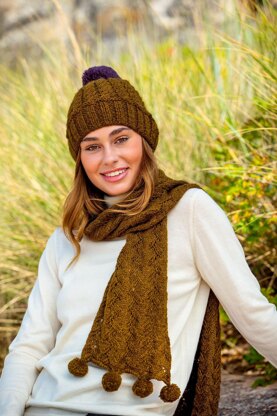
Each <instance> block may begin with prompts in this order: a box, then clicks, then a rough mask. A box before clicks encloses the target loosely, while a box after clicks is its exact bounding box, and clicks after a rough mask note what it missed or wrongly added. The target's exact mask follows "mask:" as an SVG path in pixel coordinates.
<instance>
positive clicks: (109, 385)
mask: <svg viewBox="0 0 277 416" xmlns="http://www.w3.org/2000/svg"><path fill="white" fill-rule="evenodd" d="M120 384H121V375H120V374H119V373H116V372H115V371H108V372H107V373H106V374H104V375H103V377H102V385H103V387H104V389H105V390H106V391H108V392H111V391H116V390H118V389H119V386H120Z"/></svg>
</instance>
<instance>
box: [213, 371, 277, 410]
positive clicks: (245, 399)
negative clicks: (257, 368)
mask: <svg viewBox="0 0 277 416" xmlns="http://www.w3.org/2000/svg"><path fill="white" fill-rule="evenodd" d="M254 380H255V377H253V376H246V375H234V374H228V373H227V372H226V371H223V373H222V383H221V395H220V403H219V412H218V416H245V415H256V416H276V415H277V381H276V382H275V383H274V384H271V385H268V386H266V387H257V388H252V387H251V384H252V383H253V381H254Z"/></svg>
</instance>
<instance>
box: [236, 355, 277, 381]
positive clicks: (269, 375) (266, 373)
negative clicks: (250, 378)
mask: <svg viewBox="0 0 277 416" xmlns="http://www.w3.org/2000/svg"><path fill="white" fill-rule="evenodd" d="M243 358H244V359H245V360H246V361H247V362H248V363H249V364H250V365H254V368H255V369H256V370H260V371H261V372H262V373H263V375H262V376H261V377H258V378H257V379H256V380H255V381H254V382H253V384H252V387H260V386H261V387H263V386H267V385H268V384H272V383H274V382H275V381H276V380H277V369H276V368H275V367H273V365H271V364H270V363H268V362H264V358H263V356H262V355H261V354H259V353H258V352H257V351H256V350H255V349H254V348H253V347H250V349H249V352H248V353H247V354H245V355H244V357H243Z"/></svg>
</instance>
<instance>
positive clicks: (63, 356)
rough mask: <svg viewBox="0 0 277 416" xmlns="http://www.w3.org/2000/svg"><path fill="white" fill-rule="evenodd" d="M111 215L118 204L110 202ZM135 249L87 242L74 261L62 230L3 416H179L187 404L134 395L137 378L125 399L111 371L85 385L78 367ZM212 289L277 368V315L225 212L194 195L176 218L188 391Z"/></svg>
mask: <svg viewBox="0 0 277 416" xmlns="http://www.w3.org/2000/svg"><path fill="white" fill-rule="evenodd" d="M106 201H107V203H108V204H109V205H111V204H113V203H115V202H117V200H116V197H109V198H107V199H106ZM125 241H126V240H125V239H124V238H122V239H115V240H112V241H102V242H93V241H89V240H88V239H87V238H84V239H83V240H82V242H81V256H80V258H79V260H78V262H77V264H75V265H74V266H73V267H71V268H70V269H69V270H67V271H66V270H65V269H66V266H67V264H68V263H69V261H70V260H71V259H72V256H73V254H74V250H73V247H72V245H71V243H70V242H69V241H68V240H67V239H66V237H65V236H64V234H63V231H62V230H61V229H60V228H58V229H56V230H55V232H54V233H53V234H52V236H51V237H50V239H49V240H48V243H47V245H46V248H45V250H44V252H43V254H42V257H41V259H40V263H39V269H38V277H37V280H36V282H35V285H34V288H33V290H32V292H31V295H30V297H29V302H28V308H27V311H26V314H25V316H24V319H23V322H22V325H21V328H20V330H19V333H18V335H17V337H16V338H15V339H14V341H13V342H12V344H11V345H10V348H9V354H8V355H7V357H6V360H5V365H4V370H3V374H2V378H1V384H0V414H1V416H21V415H23V414H25V415H28V416H30V415H32V416H35V415H42V416H46V415H48V416H54V415H55V416H56V415H64V416H66V415H67V416H68V415H72V416H73V415H74V416H83V415H85V414H86V413H88V412H91V413H99V414H113V415H128V416H154V415H164V416H166V415H167V416H171V415H173V413H174V411H175V409H176V406H177V404H178V401H176V402H174V403H164V402H163V401H162V400H161V399H160V398H159V397H158V396H159V392H160V389H161V387H162V386H163V385H164V384H163V383H162V382H158V381H155V380H153V384H154V393H153V394H151V395H150V396H148V397H147V398H144V399H141V398H139V397H137V396H135V395H134V394H133V392H132V388H131V386H132V384H133V382H134V381H135V378H134V377H133V376H132V375H128V374H123V375H122V384H121V386H120V388H119V390H118V391H116V392H113V393H108V392H105V391H104V390H103V388H102V385H101V379H102V376H103V374H104V373H105V370H104V369H102V368H98V367H96V366H95V365H90V366H89V373H88V374H87V375H86V376H85V377H82V378H79V377H75V376H73V375H71V374H70V373H69V371H68V369H67V364H68V362H69V361H70V360H71V359H72V358H74V357H75V356H79V355H80V353H81V350H82V347H83V345H84V343H85V340H86V338H87V335H88V332H89V330H90V328H91V325H92V322H93V319H94V317H95V314H96V313H97V310H98V307H99V305H100V302H101V300H102V296H103V293H104V290H105V288H106V285H107V283H108V281H109V278H110V276H111V274H112V272H113V271H114V268H115V265H116V260H117V257H118V254H119V253H120V250H121V249H122V247H123V245H124V244H125ZM209 288H212V290H213V291H214V293H215V294H216V296H217V297H218V299H219V301H220V302H221V304H222V305H223V307H224V309H225V310H226V312H227V313H228V315H229V317H230V318H231V320H232V322H233V323H234V325H235V326H236V328H237V329H238V330H239V331H240V333H241V334H242V335H243V336H244V337H245V338H246V339H247V340H248V341H249V342H250V344H252V345H253V346H254V347H255V348H256V349H257V350H258V351H259V352H260V353H261V354H262V355H264V356H265V357H266V358H267V359H268V360H269V361H270V362H271V363H272V364H274V365H275V366H277V312H276V308H275V306H274V305H273V304H270V303H269V302H268V301H267V299H266V298H265V297H264V296H263V295H262V294H261V292H260V287H259V284H258V282H257V280H256V278H255V276H254V275H253V274H252V272H251V270H250V269H249V266H248V264H247V262H246V260H245V256H244V252H243V249H242V247H241V244H240V242H239V240H238V239H237V237H236V235H235V233H234V231H233V228H232V226H231V224H230V222H229V220H228V218H227V216H226V214H225V213H224V211H223V210H222V209H221V208H220V207H219V206H218V205H217V204H216V203H215V201H214V200H213V199H212V198H211V197H210V196H209V195H208V194H207V193H206V192H204V191H203V190H201V189H197V188H193V189H190V190H188V191H187V192H186V193H185V194H184V196H183V197H182V198H181V200H180V201H179V202H178V203H177V205H176V206H175V207H174V208H173V209H172V210H171V211H170V212H169V214H168V330H169V337H170V342H171V352H172V367H171V379H172V382H173V383H176V384H177V385H178V386H179V387H180V389H181V391H183V390H184V389H185V387H186V384H187V382H188V378H189V375H190V372H191V369H192V363H193V358H194V355H195V352H196V347H197V343H198V339H199V334H200V330H201V326H202V322H203V317H204V313H205V308H206V304H207V300H208V295H209ZM25 405H26V407H27V408H26V411H25V413H24V407H25Z"/></svg>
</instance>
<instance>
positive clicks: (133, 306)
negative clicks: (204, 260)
mask: <svg viewBox="0 0 277 416" xmlns="http://www.w3.org/2000/svg"><path fill="white" fill-rule="evenodd" d="M195 187H197V188H200V187H199V186H198V185H197V184H189V183H187V182H185V181H180V180H174V179H171V178H169V177H167V176H166V175H165V174H164V172H163V171H162V170H159V174H158V179H157V182H156V185H155V189H154V193H153V195H152V197H151V199H150V201H149V204H148V205H147V207H146V208H145V209H144V210H143V211H142V212H140V213H139V214H136V215H134V216H127V215H124V214H120V213H114V212H111V209H109V208H107V209H105V210H104V211H102V212H101V213H100V214H98V215H93V216H92V217H91V221H90V222H89V223H88V225H87V227H86V229H85V235H86V236H87V237H89V238H90V239H92V240H95V241H102V240H112V239H114V238H118V237H123V236H126V243H125V245H124V247H123V248H122V250H121V252H120V254H119V256H118V259H117V264H116V267H115V270H114V272H113V274H112V276H111V278H110V280H109V283H108V285H107V288H106V290H105V293H104V296H103V300H102V302H101V305H100V307H99V310H98V313H97V315H96V318H95V320H94V322H93V324H92V328H91V330H90V333H89V335H88V337H87V340H86V342H85V345H84V347H83V350H82V353H81V357H80V358H74V359H73V360H71V361H70V362H69V364H68V369H69V371H70V372H71V373H72V374H74V375H75V376H79V377H81V376H84V375H86V373H87V372H88V363H89V362H92V363H94V364H96V365H98V366H100V367H102V368H105V369H106V370H108V371H107V373H105V374H104V376H103V378H102V385H103V388H104V389H105V390H106V391H115V390H117V389H118V388H119V386H120V384H121V374H122V373H130V374H133V375H134V376H136V378H137V380H136V381H135V383H134V385H133V387H132V390H133V392H134V393H135V394H136V395H138V396H140V397H141V398H143V397H146V396H148V395H149V394H151V393H152V391H153V385H152V383H151V379H156V380H160V381H163V382H164V383H165V386H164V387H163V388H162V389H161V392H160V398H161V399H162V400H163V401H165V402H173V401H175V400H177V399H178V398H179V397H180V395H181V391H180V389H179V387H178V386H177V385H176V384H171V351H170V340H169V336H168V321H167V300H168V297H167V261H168V259H167V214H168V212H169V211H170V210H171V209H172V208H173V207H174V206H175V205H176V204H177V202H178V201H179V200H180V198H181V197H182V196H183V195H184V193H185V192H186V191H187V190H188V189H190V188H195ZM138 192H139V190H135V191H133V192H132V194H131V196H130V198H133V197H136V196H137V195H138ZM184 356H185V352H184ZM196 365H197V377H195V375H194V385H193V387H191V386H190V385H188V388H187V389H186V391H185V392H184V393H183V396H182V398H181V400H180V402H179V405H178V408H177V411H176V412H179V413H176V415H177V414H182V412H183V410H180V409H182V408H183V409H185V408H186V407H187V402H189V400H190V401H193V402H194V404H193V408H194V411H196V410H195V409H196V408H197V406H201V409H202V410H203V405H204V407H205V408H206V410H205V411H203V412H202V410H201V412H202V413H192V414H195V415H198V414H199V415H200V414H201V416H205V415H207V416H211V415H213V414H216V413H214V411H215V412H216V409H217V405H218V396H219V383H220V340H219V325H218V302H217V300H216V298H215V296H214V295H213V294H212V293H211V294H210V297H209V301H208V306H207V310H206V315H205V319H204V323H203V327H202V332H201V337H200V341H199V348H198V355H197V362H196V363H195V366H196ZM195 366H194V369H195ZM218 369H219V370H218ZM191 392H193V399H192V398H191ZM188 395H190V399H189V400H188V397H187V398H186V396H188ZM204 396H207V397H208V399H207V397H205V398H204ZM198 402H199V403H198ZM184 406H185V407H184ZM180 411H181V413H180ZM197 412H198V411H197ZM207 412H208V413H207ZM210 412H212V413H210ZM185 414H188V413H187V412H186V413H185Z"/></svg>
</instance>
